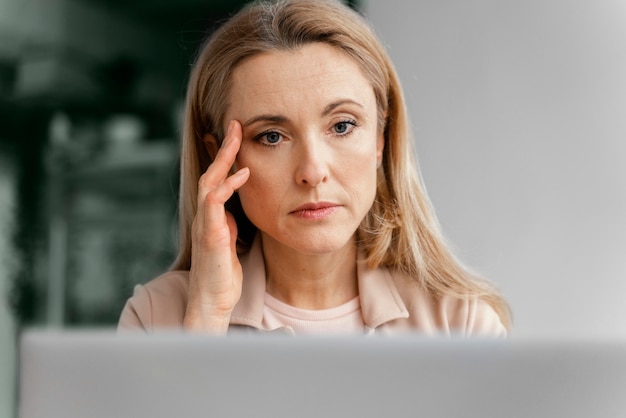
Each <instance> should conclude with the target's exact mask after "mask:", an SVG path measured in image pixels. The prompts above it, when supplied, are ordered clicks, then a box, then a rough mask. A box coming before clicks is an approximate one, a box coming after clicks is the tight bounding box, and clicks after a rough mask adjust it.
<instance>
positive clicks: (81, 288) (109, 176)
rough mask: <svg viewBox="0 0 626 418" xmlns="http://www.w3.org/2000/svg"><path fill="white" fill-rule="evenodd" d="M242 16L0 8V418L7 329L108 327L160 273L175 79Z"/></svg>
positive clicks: (25, 1)
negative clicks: (216, 33) (226, 23)
mask: <svg viewBox="0 0 626 418" xmlns="http://www.w3.org/2000/svg"><path fill="white" fill-rule="evenodd" d="M246 2H247V1H245V0H176V1H174V0H0V418H1V417H9V416H14V413H15V410H14V406H15V396H16V392H15V379H16V373H15V372H16V350H15V342H16V336H17V335H19V331H20V329H24V327H55V328H70V327H90V328H93V327H114V326H115V325H116V323H117V320H118V318H119V314H120V312H121V309H122V307H123V304H124V303H125V301H126V299H127V298H128V297H129V296H130V295H131V294H132V289H133V286H134V285H135V284H136V283H143V282H146V281H148V280H150V279H151V278H153V277H155V276H156V275H158V274H160V273H161V272H163V271H164V270H166V269H167V268H168V266H169V265H170V264H171V263H172V261H173V259H174V256H175V253H176V239H177V238H176V234H177V231H176V228H177V220H176V209H177V208H176V205H177V193H178V166H177V159H178V156H179V151H178V145H179V142H178V141H179V125H180V124H179V118H180V116H181V107H182V102H183V100H184V95H185V87H186V81H187V76H188V72H189V69H190V67H191V64H192V63H193V61H194V58H195V54H196V51H197V49H198V46H199V45H200V43H201V42H202V41H203V40H204V39H205V38H206V36H207V35H208V34H210V33H211V32H212V30H213V29H214V28H215V27H216V26H217V25H218V24H219V23H220V22H221V21H223V20H224V19H226V18H227V17H228V16H229V15H231V14H232V13H234V12H235V11H237V10H238V9H240V8H241V6H243V5H244V4H245V3H246ZM347 3H348V4H350V5H351V6H353V7H355V8H358V2H355V1H352V2H347Z"/></svg>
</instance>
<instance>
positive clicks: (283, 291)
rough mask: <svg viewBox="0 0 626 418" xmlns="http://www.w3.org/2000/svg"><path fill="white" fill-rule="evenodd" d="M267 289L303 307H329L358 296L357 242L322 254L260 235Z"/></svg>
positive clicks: (353, 241)
mask: <svg viewBox="0 0 626 418" xmlns="http://www.w3.org/2000/svg"><path fill="white" fill-rule="evenodd" d="M262 244H263V257H264V259H265V276H266V280H267V283H266V291H267V292H268V293H269V294H270V295H272V296H273V297H275V298H276V299H278V300H281V301H283V302H285V303H287V304H289V305H291V306H295V307H298V308H303V309H328V308H333V307H335V306H339V305H341V304H343V303H346V302H348V301H350V300H352V299H354V298H355V297H357V296H358V294H359V291H358V284H357V273H356V271H357V270H356V256H357V251H356V243H355V240H354V238H353V239H351V240H350V241H349V242H348V243H347V244H346V245H345V246H344V247H342V248H340V249H338V250H336V251H333V252H331V253H325V254H303V253H300V252H297V251H295V250H293V249H292V248H289V247H286V246H284V245H282V244H281V243H279V242H277V241H275V240H273V239H272V238H270V237H268V236H267V235H265V234H264V235H263V238H262Z"/></svg>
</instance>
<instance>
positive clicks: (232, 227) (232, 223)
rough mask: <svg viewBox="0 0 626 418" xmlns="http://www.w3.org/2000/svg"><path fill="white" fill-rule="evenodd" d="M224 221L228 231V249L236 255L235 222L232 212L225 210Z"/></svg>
mask: <svg viewBox="0 0 626 418" xmlns="http://www.w3.org/2000/svg"><path fill="white" fill-rule="evenodd" d="M226 222H227V223H228V230H229V231H230V251H231V253H232V254H233V255H234V256H237V222H236V221H235V217H234V216H233V214H232V213H230V212H228V211H227V212H226Z"/></svg>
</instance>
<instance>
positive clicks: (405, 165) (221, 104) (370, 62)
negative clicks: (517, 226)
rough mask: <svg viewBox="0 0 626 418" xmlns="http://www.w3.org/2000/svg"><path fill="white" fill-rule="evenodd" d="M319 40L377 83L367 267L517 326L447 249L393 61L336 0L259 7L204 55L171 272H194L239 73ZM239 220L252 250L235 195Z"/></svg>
mask: <svg viewBox="0 0 626 418" xmlns="http://www.w3.org/2000/svg"><path fill="white" fill-rule="evenodd" d="M314 42H319V43H324V44H327V45H330V46H332V47H334V48H337V49H338V50H340V51H342V52H343V53H345V54H346V55H347V56H348V57H350V58H352V59H353V60H354V61H355V62H356V63H357V64H358V65H359V67H360V68H361V70H362V72H363V74H364V75H365V77H366V78H367V79H368V80H369V81H370V83H371V85H372V88H373V90H374V94H375V97H376V102H377V108H378V125H379V129H380V130H382V131H384V138H385V148H384V151H383V161H382V164H381V166H380V168H379V169H378V174H377V176H378V185H377V192H376V198H375V201H374V204H373V205H372V208H371V209H370V211H369V213H368V214H367V216H366V217H365V219H364V220H363V221H362V223H361V225H360V227H359V229H358V231H357V245H359V248H360V249H361V251H362V252H363V253H364V254H365V255H366V257H367V263H368V265H369V267H370V268H377V267H387V268H390V269H394V270H396V271H399V272H401V273H403V274H404V275H406V276H407V277H409V278H410V279H412V280H415V281H416V282H417V283H418V284H419V285H421V286H422V287H423V288H424V289H426V290H427V291H428V292H430V294H431V295H432V296H433V297H435V298H436V297H441V296H444V295H452V296H456V297H461V298H463V297H468V296H473V297H479V298H481V299H484V300H485V301H486V302H488V303H489V304H490V305H491V306H492V307H493V308H494V310H495V311H496V312H497V313H498V315H499V316H500V318H501V320H502V322H503V324H504V325H505V326H506V327H507V328H509V327H510V324H511V320H510V310H509V307H508V304H507V303H506V301H505V300H504V298H503V297H502V296H501V294H500V293H499V292H498V291H497V289H495V287H494V286H493V285H492V284H491V283H490V282H488V281H487V280H484V279H482V278H481V277H479V276H477V275H476V274H474V273H472V272H471V271H470V270H469V269H467V268H466V267H464V266H463V265H462V264H461V263H460V262H459V261H458V260H457V259H456V257H455V256H454V254H453V253H452V251H451V250H450V249H449V247H448V245H447V244H446V242H445V240H444V238H443V236H442V233H441V228H440V226H439V223H438V221H437V219H436V217H435V214H434V212H433V209H432V205H431V204H430V201H429V199H428V196H427V194H426V191H425V188H424V187H423V184H422V180H421V176H420V173H419V169H418V166H417V162H416V160H415V157H414V156H415V152H414V150H413V145H412V144H413V140H412V135H411V132H410V129H409V122H408V118H407V111H406V108H405V103H404V97H403V94H402V89H401V86H400V82H399V80H398V76H397V74H396V71H395V69H394V66H393V64H392V63H391V60H390V58H389V56H388V54H387V52H386V51H385V49H384V48H383V46H382V45H381V43H380V41H379V40H378V39H377V37H376V35H375V34H374V32H373V31H372V29H371V28H370V26H369V25H368V23H367V22H366V21H365V19H364V18H363V17H362V16H360V15H359V14H358V13H356V12H355V11H353V10H351V9H350V8H348V7H347V6H344V5H343V4H341V3H339V2H338V1H333V0H321V1H309V0H279V1H274V2H255V3H252V4H250V5H248V6H246V7H245V8H243V9H242V10H241V11H240V12H239V13H237V14H236V15H234V16H233V17H232V18H230V19H229V20H228V21H226V22H225V23H224V24H223V25H222V26H221V27H220V28H219V29H217V31H216V32H214V33H213V35H212V36H210V37H209V38H208V39H207V41H206V42H205V44H204V45H203V46H202V48H201V49H200V52H199V54H198V57H197V59H196V62H195V65H194V67H193V70H192V72H191V75H190V79H189V84H188V89H187V99H186V108H185V118H184V126H183V138H182V154H181V177H180V203H179V205H180V207H179V222H180V224H179V234H180V235H179V253H178V256H177V258H176V260H175V261H174V263H173V265H172V266H171V269H172V270H189V269H190V267H191V225H192V222H193V219H194V216H195V214H196V209H197V192H198V180H199V178H200V175H201V174H202V173H203V172H204V171H205V170H206V169H207V167H208V166H209V164H211V162H212V160H211V156H210V155H209V153H208V152H207V149H206V147H205V144H204V137H205V135H206V134H207V133H208V134H211V135H213V136H214V137H215V138H216V139H217V141H218V143H220V144H221V141H222V139H223V138H224V123H225V121H224V115H225V114H226V111H227V108H228V106H229V92H230V90H231V85H232V79H231V75H232V74H233V70H234V69H235V67H237V65H239V64H240V63H241V62H242V61H244V60H245V59H247V58H250V57H252V56H255V55H257V54H261V53H264V52H268V51H276V50H296V49H298V48H300V47H302V46H303V45H306V44H310V43H314ZM227 210H229V211H230V212H231V213H233V215H234V216H235V219H236V221H237V226H238V228H239V234H238V251H239V252H245V251H247V249H248V248H249V247H250V245H251V243H252V239H253V237H254V235H255V233H256V227H255V226H254V225H253V224H252V223H251V222H250V221H249V220H248V218H247V217H246V215H245V213H244V211H243V209H242V207H241V204H240V202H239V200H238V197H237V195H236V194H235V195H234V196H233V198H231V199H230V200H229V201H228V202H227Z"/></svg>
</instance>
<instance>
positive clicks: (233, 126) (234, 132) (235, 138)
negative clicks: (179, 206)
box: [200, 121, 242, 191]
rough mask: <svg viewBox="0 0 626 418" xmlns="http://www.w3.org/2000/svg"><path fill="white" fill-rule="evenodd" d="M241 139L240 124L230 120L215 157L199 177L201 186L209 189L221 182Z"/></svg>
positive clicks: (234, 157)
mask: <svg viewBox="0 0 626 418" xmlns="http://www.w3.org/2000/svg"><path fill="white" fill-rule="evenodd" d="M241 140H242V130H241V124H240V123H239V122H237V121H231V123H230V124H229V125H228V132H227V133H226V137H225V138H224V141H223V142H222V145H221V146H220V148H219V150H218V151H217V155H216V156H215V159H214V160H213V162H212V163H211V164H210V165H209V167H208V168H207V170H206V172H205V173H204V174H203V175H202V177H201V178H200V179H201V182H202V183H203V186H204V187H205V188H207V189H208V190H209V191H210V189H212V188H214V187H216V186H218V185H219V184H220V183H222V182H223V181H224V180H225V179H226V177H227V176H228V173H229V172H230V169H231V167H232V166H233V164H234V163H235V159H236V158H237V153H238V152H239V148H240V147H241Z"/></svg>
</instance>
